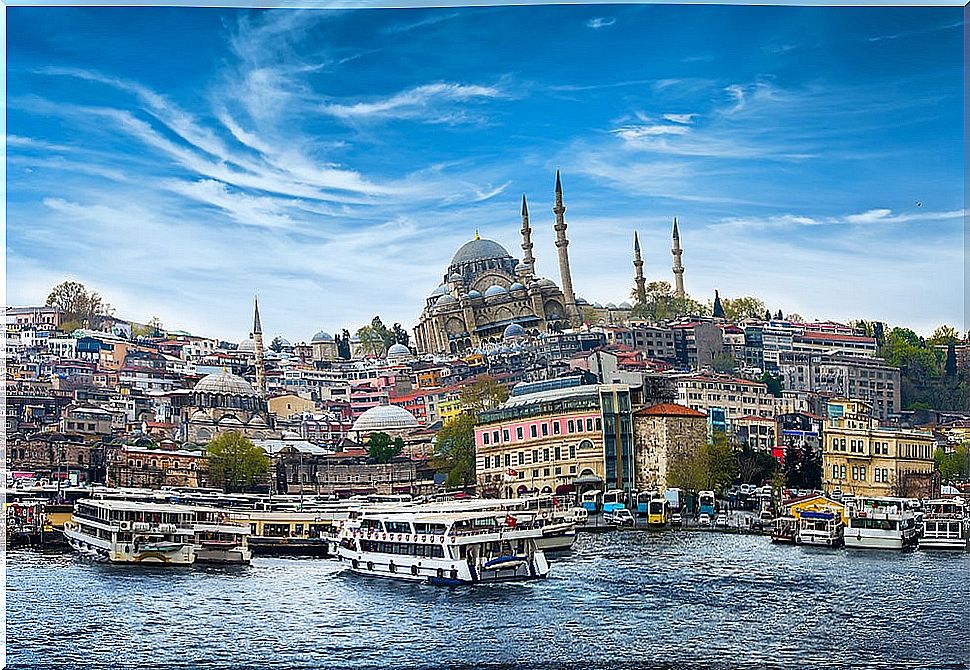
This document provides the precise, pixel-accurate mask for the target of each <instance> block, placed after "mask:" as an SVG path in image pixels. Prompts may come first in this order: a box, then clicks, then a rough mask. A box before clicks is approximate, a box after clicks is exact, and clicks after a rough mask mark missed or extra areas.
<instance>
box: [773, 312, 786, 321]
mask: <svg viewBox="0 0 970 670" xmlns="http://www.w3.org/2000/svg"><path fill="white" fill-rule="evenodd" d="M775 318H776V319H778V320H779V321H782V320H784V318H785V315H784V314H783V313H782V311H781V310H780V309H779V310H778V313H777V314H775Z"/></svg>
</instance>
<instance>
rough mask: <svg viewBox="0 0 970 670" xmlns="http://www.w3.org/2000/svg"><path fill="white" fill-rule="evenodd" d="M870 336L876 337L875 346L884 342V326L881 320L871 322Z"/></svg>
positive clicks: (879, 345)
mask: <svg viewBox="0 0 970 670" xmlns="http://www.w3.org/2000/svg"><path fill="white" fill-rule="evenodd" d="M872 336H873V337H874V338H876V346H877V347H881V346H882V345H884V344H885V343H886V326H885V324H884V323H883V322H882V321H876V322H875V323H874V324H872Z"/></svg>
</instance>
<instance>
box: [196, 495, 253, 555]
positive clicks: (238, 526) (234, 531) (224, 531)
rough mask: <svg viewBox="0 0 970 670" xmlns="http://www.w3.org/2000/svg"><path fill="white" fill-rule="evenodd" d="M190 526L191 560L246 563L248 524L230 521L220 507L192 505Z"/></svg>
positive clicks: (248, 551) (249, 553) (250, 552)
mask: <svg viewBox="0 0 970 670" xmlns="http://www.w3.org/2000/svg"><path fill="white" fill-rule="evenodd" d="M194 510H195V520H194V523H193V524H192V529H193V531H195V535H194V536H193V541H194V543H195V560H196V561H197V562H199V563H235V564H240V565H249V564H250V563H251V562H252V559H253V554H252V551H250V549H249V544H248V538H249V525H248V524H245V523H240V522H237V521H232V520H231V519H230V518H229V515H228V514H226V512H224V511H223V510H220V509H215V508H209V507H196V508H194Z"/></svg>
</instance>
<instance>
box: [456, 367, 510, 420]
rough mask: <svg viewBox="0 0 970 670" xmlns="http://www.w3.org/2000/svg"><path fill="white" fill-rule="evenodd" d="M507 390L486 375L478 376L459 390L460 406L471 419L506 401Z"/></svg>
mask: <svg viewBox="0 0 970 670" xmlns="http://www.w3.org/2000/svg"><path fill="white" fill-rule="evenodd" d="M508 398H509V390H508V389H507V388H505V387H504V386H503V385H502V384H499V383H498V382H497V381H495V379H494V378H492V377H490V376H488V375H480V376H479V377H477V378H476V379H475V381H474V382H472V383H471V384H468V385H467V386H465V388H463V389H462V390H461V406H462V408H463V409H464V411H466V412H469V413H470V414H471V415H472V416H473V417H476V418H477V417H478V415H479V414H481V413H482V412H484V411H485V410H489V409H495V408H496V407H498V406H499V405H501V404H502V403H503V402H505V401H506V400H508Z"/></svg>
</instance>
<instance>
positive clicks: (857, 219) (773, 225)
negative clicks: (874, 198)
mask: <svg viewBox="0 0 970 670" xmlns="http://www.w3.org/2000/svg"><path fill="white" fill-rule="evenodd" d="M965 214H966V212H965V211H964V210H948V211H939V212H929V211H926V212H924V211H910V212H901V213H894V212H893V210H891V209H888V208H882V207H880V208H874V209H870V210H867V211H865V212H859V213H856V214H845V215H841V216H807V215H804V214H790V213H789V214H775V215H771V216H765V217H731V218H725V219H723V220H721V221H719V222H717V223H714V224H711V226H712V227H715V228H723V229H730V230H752V231H753V230H781V229H791V228H798V227H806V226H847V225H848V226H867V225H875V224H882V225H892V224H901V223H914V222H915V223H926V222H931V221H948V220H953V219H960V218H962V217H963V216H965Z"/></svg>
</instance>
